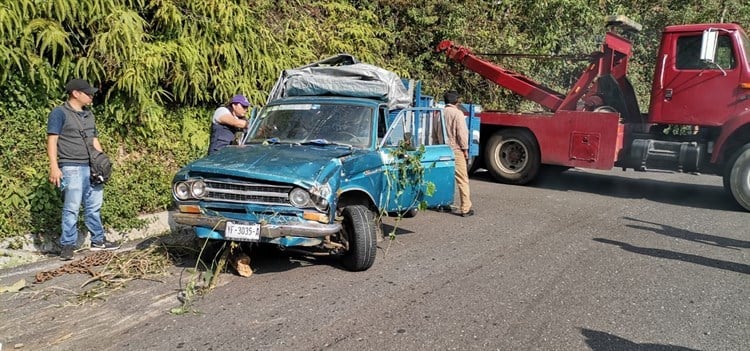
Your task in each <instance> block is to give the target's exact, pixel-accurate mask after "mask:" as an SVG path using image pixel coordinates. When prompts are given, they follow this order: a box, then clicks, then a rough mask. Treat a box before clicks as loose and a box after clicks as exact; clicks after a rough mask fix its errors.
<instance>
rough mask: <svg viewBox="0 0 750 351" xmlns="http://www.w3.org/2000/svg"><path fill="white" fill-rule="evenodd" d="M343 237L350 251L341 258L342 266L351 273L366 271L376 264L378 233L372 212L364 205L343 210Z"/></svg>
mask: <svg viewBox="0 0 750 351" xmlns="http://www.w3.org/2000/svg"><path fill="white" fill-rule="evenodd" d="M343 216H344V220H343V222H342V227H343V228H342V230H341V235H342V236H343V239H345V240H346V241H347V242H348V243H349V249H348V250H347V251H346V253H344V255H343V257H342V258H341V264H342V265H343V266H344V268H346V269H348V270H350V271H355V272H356V271H364V270H366V269H368V268H370V267H372V264H373V263H375V254H376V252H377V251H376V250H377V233H378V228H377V226H376V222H375V219H374V217H373V214H372V211H370V209H368V208H367V206H363V205H351V206H347V207H345V208H344V210H343Z"/></svg>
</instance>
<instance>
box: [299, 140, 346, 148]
mask: <svg viewBox="0 0 750 351" xmlns="http://www.w3.org/2000/svg"><path fill="white" fill-rule="evenodd" d="M300 144H301V145H335V146H344V147H348V148H350V149H351V148H353V146H352V145H351V144H344V143H337V142H335V141H328V140H326V139H312V140H308V141H305V142H302V143H300Z"/></svg>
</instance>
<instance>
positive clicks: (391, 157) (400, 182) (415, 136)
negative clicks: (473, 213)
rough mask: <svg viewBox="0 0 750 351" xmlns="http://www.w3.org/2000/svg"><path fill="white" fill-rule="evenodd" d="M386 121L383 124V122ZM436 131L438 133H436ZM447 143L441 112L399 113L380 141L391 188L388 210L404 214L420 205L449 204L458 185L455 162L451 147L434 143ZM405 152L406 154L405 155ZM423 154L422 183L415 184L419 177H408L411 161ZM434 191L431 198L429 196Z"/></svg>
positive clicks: (387, 190)
mask: <svg viewBox="0 0 750 351" xmlns="http://www.w3.org/2000/svg"><path fill="white" fill-rule="evenodd" d="M383 122H384V121H383ZM433 131H434V132H435V133H433ZM435 135H439V136H440V140H445V137H446V134H445V123H444V122H443V118H442V110H439V109H434V108H410V109H405V110H402V111H400V112H399V113H398V114H397V115H396V116H395V118H393V120H392V121H391V123H390V126H389V128H388V131H387V133H386V134H385V137H384V138H383V139H382V140H381V142H380V152H381V155H382V157H383V159H384V160H386V162H385V169H386V171H385V172H384V176H385V177H386V179H385V180H384V182H383V183H384V184H385V186H386V187H388V189H386V191H384V192H383V194H385V196H387V197H388V198H387V199H384V200H387V206H386V207H387V210H388V211H389V212H401V211H404V210H406V209H409V208H415V207H418V206H419V204H420V202H423V201H424V203H425V204H426V206H427V207H437V206H440V205H450V204H451V203H452V202H453V191H454V186H455V179H454V170H455V160H454V156H453V151H451V148H450V146H448V145H446V144H443V143H440V142H439V140H435V139H436V138H435V137H434V136H435ZM404 150H405V153H404ZM419 154H421V157H420V163H421V165H422V167H423V168H422V169H423V171H424V173H423V174H422V175H421V176H422V179H423V182H421V184H416V185H415V184H414V183H413V182H410V181H409V179H416V178H418V177H419V176H420V175H419V174H409V173H406V174H405V175H406V177H404V173H403V172H405V171H407V170H408V169H409V168H408V167H407V165H408V162H409V160H408V158H409V157H417V155H419ZM430 190H433V191H432V194H431V195H428V193H429V192H430Z"/></svg>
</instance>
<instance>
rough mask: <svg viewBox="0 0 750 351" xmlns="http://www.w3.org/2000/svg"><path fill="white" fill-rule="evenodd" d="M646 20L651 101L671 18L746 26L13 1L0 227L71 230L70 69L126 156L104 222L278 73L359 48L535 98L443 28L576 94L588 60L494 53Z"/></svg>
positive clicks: (591, 14)
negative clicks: (50, 118) (51, 160)
mask: <svg viewBox="0 0 750 351" xmlns="http://www.w3.org/2000/svg"><path fill="white" fill-rule="evenodd" d="M610 14H621V15H626V16H629V17H630V18H631V19H633V20H635V21H637V22H640V23H641V24H643V26H644V30H643V32H641V33H640V34H638V35H634V36H632V37H631V39H632V40H633V41H634V43H635V54H634V59H633V60H632V65H631V67H632V70H631V78H632V80H633V84H634V86H635V88H636V91H637V93H638V94H639V101H640V103H641V106H642V107H641V108H642V109H643V108H645V106H647V103H648V98H649V97H648V96H647V91H648V90H649V88H650V86H649V84H648V82H649V81H650V80H651V75H652V74H653V73H652V70H653V66H654V60H655V57H654V53H655V48H656V47H657V46H658V37H659V33H660V31H661V29H662V27H663V26H664V25H667V24H682V23H690V22H730V21H734V22H739V23H740V24H742V25H743V26H744V27H745V28H746V29H750V7H748V6H746V4H745V1H743V0H725V1H716V2H705V1H664V0H659V1H656V0H650V1H638V2H635V1H615V0H599V1H590V0H589V1H584V0H551V1H536V2H529V1H522V0H503V1H489V0H480V1H473V2H468V3H466V4H463V3H461V4H459V3H456V2H455V1H447V0H425V1H423V2H421V3H420V6H414V5H413V2H411V1H405V0H373V1H356V0H349V1H345V0H328V1H301V0H296V1H295V0H287V1H275V0H257V1H252V2H241V1H230V0H215V1H203V0H158V1H157V0H76V1H72V0H50V1H43V2H40V1H37V0H16V1H5V2H3V3H2V4H0V118H1V119H2V123H0V150H1V151H0V184H1V185H2V186H1V187H0V238H12V237H17V236H20V235H24V234H28V233H35V234H39V236H38V238H39V240H54V238H56V237H57V235H58V233H59V222H60V221H59V216H60V211H59V208H60V198H59V193H58V191H57V190H56V189H54V188H53V187H52V186H50V185H49V183H48V182H47V177H48V162H47V156H46V149H45V147H46V133H45V130H46V121H47V115H48V113H49V111H50V110H51V109H52V108H53V107H54V106H56V105H58V104H60V103H61V102H62V101H63V100H64V98H65V96H64V93H63V91H62V87H63V85H64V84H65V82H66V81H67V80H68V79H70V78H73V77H78V78H84V79H87V80H89V81H90V82H92V83H93V84H94V85H96V86H97V87H99V88H100V89H101V93H100V94H98V96H97V97H96V99H95V103H94V113H95V115H96V116H97V124H98V126H99V134H100V138H101V141H102V144H103V147H104V149H105V150H106V151H107V152H108V153H109V154H110V155H111V156H112V157H113V159H114V161H115V172H114V176H113V178H112V180H111V183H109V184H108V185H107V186H106V188H105V198H106V200H105V205H104V208H103V219H104V222H105V225H106V226H107V227H108V228H111V229H114V230H117V231H127V230H130V229H133V228H137V227H139V226H142V225H144V223H142V222H141V221H140V220H138V217H137V216H138V215H140V214H144V213H151V212H157V211H161V210H164V209H166V208H168V207H169V205H170V203H171V191H170V180H171V177H172V175H173V174H174V172H175V171H176V170H177V169H178V168H179V167H181V166H183V165H184V164H186V163H187V162H189V161H190V160H193V159H195V158H198V157H200V156H202V155H204V154H205V153H206V149H207V145H208V132H209V117H210V114H211V112H212V110H213V109H214V108H215V107H216V106H218V105H220V104H223V103H224V102H225V101H226V100H227V99H228V98H229V97H231V96H232V95H233V94H235V93H238V92H239V93H243V94H245V95H246V96H248V98H249V99H250V100H251V102H252V103H253V104H255V105H262V104H263V103H264V102H265V99H266V93H267V92H268V91H269V90H270V88H271V86H272V85H273V83H274V82H275V81H276V78H277V77H278V75H279V74H280V72H281V70H283V69H285V68H290V67H296V66H300V65H303V64H306V63H309V62H312V61H316V60H318V59H321V58H324V57H327V56H331V55H334V54H338V53H341V52H346V53H350V54H352V55H354V56H355V57H357V58H358V59H360V60H361V61H363V62H367V63H371V64H375V65H378V66H381V67H384V68H386V69H389V70H392V71H394V72H396V73H398V74H399V75H401V76H402V77H405V78H413V79H421V80H423V82H424V86H425V89H426V91H427V93H428V94H432V95H436V96H437V95H439V94H440V93H441V92H442V91H443V90H446V89H455V90H458V91H460V92H462V93H463V95H464V100H465V101H470V102H476V103H481V104H482V105H484V106H485V107H486V108H495V109H521V110H533V109H539V108H540V107H538V106H534V105H532V104H529V103H527V102H523V101H521V100H520V99H519V98H517V97H515V96H513V95H512V94H511V93H510V92H508V91H506V90H503V89H501V88H499V87H497V86H494V85H493V84H492V83H488V82H487V81H485V80H483V79H481V78H480V77H478V75H476V74H473V73H471V72H466V71H463V70H461V69H460V68H458V67H456V66H454V65H452V64H449V63H448V62H447V61H446V59H445V58H444V57H442V56H439V55H436V54H434V53H433V52H432V48H434V46H435V45H436V44H437V43H438V42H439V41H440V40H442V39H451V40H454V41H455V42H456V43H457V44H460V45H465V46H468V47H471V48H472V49H473V50H474V52H476V53H480V54H486V57H487V58H488V59H490V60H493V61H497V62H499V63H501V64H503V65H506V66H507V67H509V68H511V69H514V70H516V71H518V72H521V73H524V74H527V75H529V76H530V77H532V78H533V79H535V80H537V81H540V82H545V83H547V84H548V85H549V86H550V87H551V88H552V89H555V90H558V91H561V92H564V91H565V88H566V87H568V86H570V85H571V83H572V80H573V79H575V77H577V76H578V74H579V73H580V70H582V69H583V66H584V65H585V61H583V62H578V61H570V60H528V59H518V58H502V57H500V56H493V55H492V54H496V53H523V54H540V55H581V54H589V53H591V52H592V51H595V50H597V48H598V47H597V46H598V43H599V39H600V38H601V35H602V33H603V30H604V29H603V17H604V16H605V15H610Z"/></svg>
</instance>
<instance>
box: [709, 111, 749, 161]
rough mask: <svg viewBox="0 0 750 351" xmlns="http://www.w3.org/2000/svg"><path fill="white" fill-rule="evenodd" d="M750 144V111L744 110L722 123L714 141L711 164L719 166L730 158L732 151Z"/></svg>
mask: <svg viewBox="0 0 750 351" xmlns="http://www.w3.org/2000/svg"><path fill="white" fill-rule="evenodd" d="M748 142H750V110H745V111H743V112H742V113H740V114H739V115H737V116H734V117H732V118H730V119H728V120H727V122H726V123H724V126H722V127H721V134H719V137H718V138H717V139H716V144H715V145H714V151H713V153H712V154H711V163H713V164H720V163H723V162H725V161H726V160H728V159H729V158H730V157H732V153H733V152H734V150H737V149H739V148H740V147H742V146H743V145H745V144H747V143H748Z"/></svg>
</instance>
